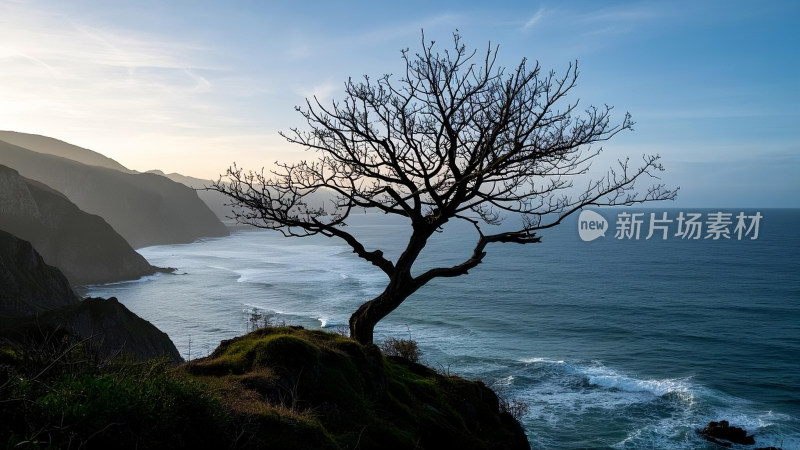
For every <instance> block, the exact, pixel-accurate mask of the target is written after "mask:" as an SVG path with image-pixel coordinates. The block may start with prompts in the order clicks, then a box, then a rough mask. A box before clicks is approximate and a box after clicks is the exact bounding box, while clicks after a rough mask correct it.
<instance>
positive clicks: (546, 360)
mask: <svg viewBox="0 0 800 450" xmlns="http://www.w3.org/2000/svg"><path fill="white" fill-rule="evenodd" d="M517 361H519V362H521V363H523V364H539V363H546V364H564V360H563V359H549V358H539V357H536V358H523V359H518V360H517Z"/></svg>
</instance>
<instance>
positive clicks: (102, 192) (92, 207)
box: [0, 140, 228, 248]
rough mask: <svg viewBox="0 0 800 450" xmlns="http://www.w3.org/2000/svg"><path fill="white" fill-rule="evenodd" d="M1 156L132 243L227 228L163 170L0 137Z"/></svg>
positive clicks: (182, 238)
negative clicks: (126, 166) (73, 155)
mask: <svg viewBox="0 0 800 450" xmlns="http://www.w3.org/2000/svg"><path fill="white" fill-rule="evenodd" d="M0 161H2V163H3V164H5V165H7V166H9V167H12V168H14V169H16V170H18V171H19V173H20V174H21V175H22V176H24V177H26V178H29V179H32V180H36V181H40V182H42V183H45V184H46V185H48V186H50V187H51V188H53V189H56V190H57V191H59V192H61V193H63V194H64V195H65V196H66V197H67V198H69V199H70V201H72V202H74V203H75V204H76V205H77V206H78V207H79V208H80V209H82V210H83V211H86V212H88V213H91V214H97V215H99V216H101V217H102V218H104V219H105V220H106V221H107V222H108V223H109V224H110V225H111V226H112V227H113V228H114V229H115V230H116V231H117V232H118V233H119V234H120V235H122V236H123V237H124V238H125V240H127V241H128V242H129V243H130V244H131V245H132V246H133V247H134V248H140V247H145V246H149V245H160V244H177V243H188V242H192V241H194V240H196V239H199V238H203V237H217V236H226V235H227V234H228V231H227V229H226V228H225V225H223V224H222V222H220V220H219V219H217V217H216V216H215V215H214V213H212V212H211V210H209V209H208V207H207V206H206V204H205V203H203V202H202V201H201V200H200V199H199V198H198V196H197V193H196V192H195V191H194V190H193V189H191V188H189V187H187V186H184V185H182V184H180V183H176V182H174V181H172V180H170V179H168V178H165V177H163V176H160V175H156V174H151V173H123V172H120V171H118V170H114V169H109V168H106V167H98V166H91V165H86V164H82V163H79V162H76V161H73V160H70V159H66V158H62V157H58V156H53V155H47V154H43V153H38V152H35V151H32V150H28V149H25V148H22V147H19V146H16V145H12V144H9V143H7V142H5V141H2V140H0Z"/></svg>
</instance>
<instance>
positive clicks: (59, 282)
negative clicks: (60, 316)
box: [0, 231, 79, 319]
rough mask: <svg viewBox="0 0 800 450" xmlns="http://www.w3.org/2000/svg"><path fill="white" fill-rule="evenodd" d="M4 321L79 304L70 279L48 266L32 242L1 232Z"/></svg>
mask: <svg viewBox="0 0 800 450" xmlns="http://www.w3.org/2000/svg"><path fill="white" fill-rule="evenodd" d="M0 287H1V289H0V319H10V318H16V317H23V316H30V315H36V314H39V313H42V312H45V311H49V310H52V309H57V308H62V307H66V306H73V305H76V304H78V301H79V298H78V296H77V295H75V293H74V292H72V289H71V288H70V286H69V282H68V281H67V278H66V277H65V276H64V275H63V274H61V272H59V271H58V269H56V268H55V267H52V266H49V265H47V264H45V262H44V260H43V259H42V257H41V256H40V255H39V254H38V253H37V252H36V250H34V248H33V246H32V245H31V244H30V242H27V241H24V240H22V239H18V238H17V237H16V236H13V235H12V234H9V233H7V232H5V231H0Z"/></svg>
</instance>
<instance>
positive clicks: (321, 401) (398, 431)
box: [0, 327, 527, 450]
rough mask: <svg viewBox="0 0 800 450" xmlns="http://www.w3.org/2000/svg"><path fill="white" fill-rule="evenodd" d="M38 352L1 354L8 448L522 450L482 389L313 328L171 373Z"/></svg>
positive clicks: (274, 331) (290, 330)
mask: <svg viewBox="0 0 800 450" xmlns="http://www.w3.org/2000/svg"><path fill="white" fill-rule="evenodd" d="M47 348H48V350H47V351H49V352H51V353H52V354H51V355H49V357H42V355H38V356H37V357H35V358H34V357H33V356H36V355H33V356H31V355H30V354H31V353H35V352H36V351H35V350H31V349H27V350H26V349H18V348H17V349H15V348H2V349H0V364H2V365H0V368H2V370H3V371H4V372H0V373H2V374H4V375H3V376H2V377H0V386H3V387H1V388H0V419H1V420H0V437H2V440H0V443H2V444H4V445H5V446H6V447H7V448H11V447H14V446H20V447H21V448H25V447H29V448H79V447H80V448H110V447H113V448H286V449H290V448H291V449H296V448H299V449H303V448H309V449H311V448H314V449H317V448H319V449H342V450H344V449H355V448H359V449H370V448H387V449H415V448H466V449H490V448H491V449H495V448H497V449H503V448H527V441H525V435H524V432H523V431H522V429H521V427H520V426H519V424H518V423H517V422H516V421H515V420H514V419H513V418H512V417H511V415H510V414H508V413H507V412H503V411H501V408H500V406H501V405H500V401H499V400H498V398H497V396H496V395H495V394H494V393H493V392H492V391H491V390H490V389H489V388H487V387H486V386H484V385H483V384H482V383H480V382H474V381H467V380H463V379H461V378H458V377H451V376H444V375H441V374H438V373H436V372H435V371H433V370H431V369H429V368H427V367H425V366H423V365H420V364H417V363H414V362H411V361H409V360H407V359H405V358H402V357H399V356H385V355H383V354H382V353H381V352H380V350H379V348H378V347H377V346H374V345H361V344H359V343H357V342H355V341H352V340H350V339H348V338H345V337H343V336H341V335H338V334H333V333H327V332H323V331H319V330H305V329H302V328H299V327H268V328H263V329H259V330H256V331H253V332H251V333H249V334H247V335H245V336H242V337H239V338H235V339H232V340H229V341H223V342H222V343H221V344H220V346H219V347H218V348H217V349H216V350H215V351H214V352H213V353H212V354H211V355H209V356H208V357H206V358H201V359H197V360H193V361H191V362H189V363H186V364H183V365H181V366H178V367H171V366H169V364H166V363H164V362H154V361H151V362H147V363H137V362H133V361H129V360H121V361H114V362H103V363H102V364H97V363H96V361H95V362H90V361H91V358H88V357H87V355H86V354H85V352H84V350H83V349H82V348H80V347H75V348H71V349H69V348H68V349H66V353H65V349H64V348H63V347H58V348H57V349H55V348H54V347H53V346H50V347H47ZM48 359H49V360H50V361H53V360H57V361H58V363H57V364H55V365H53V366H52V367H50V368H49V369H47V370H44V371H43V367H42V363H40V364H39V366H36V364H33V363H30V364H28V363H24V361H34V360H37V361H47V360H48ZM35 366H36V367H35ZM45 367H46V366H45Z"/></svg>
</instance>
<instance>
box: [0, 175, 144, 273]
mask: <svg viewBox="0 0 800 450" xmlns="http://www.w3.org/2000/svg"><path fill="white" fill-rule="evenodd" d="M0 230H4V231H8V232H9V233H12V234H14V235H16V236H18V237H19V238H21V239H24V240H26V241H30V242H31V243H32V244H33V246H34V247H35V248H36V249H37V250H38V251H39V253H40V254H41V255H42V257H43V258H44V259H45V261H47V263H48V264H52V265H54V266H56V267H57V268H58V269H60V270H61V271H62V272H63V273H64V274H65V275H66V276H67V279H69V281H70V282H71V283H72V284H97V283H109V282H114V281H123V280H133V279H137V278H140V277H142V276H144V275H149V274H153V273H155V272H156V268H154V267H153V266H151V265H150V264H149V263H148V262H147V261H146V260H145V259H144V258H143V257H142V255H140V254H138V253H136V251H135V250H133V248H131V246H130V245H129V244H128V243H127V242H126V241H125V239H123V238H122V236H120V235H119V234H118V233H117V232H116V231H114V229H113V228H111V226H110V225H109V224H108V223H107V222H106V221H105V220H103V219H102V218H101V217H99V216H96V215H92V214H88V213H85V212H83V211H81V210H80V209H79V208H78V207H77V206H75V204H73V203H72V202H70V201H69V200H68V199H67V198H66V197H65V196H64V195H63V194H61V193H59V192H57V191H55V190H53V189H51V188H49V187H47V186H45V185H44V184H42V183H39V182H36V181H32V180H28V179H26V178H24V177H22V176H20V175H19V173H17V171H16V170H14V169H10V168H8V167H5V166H2V165H0Z"/></svg>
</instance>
